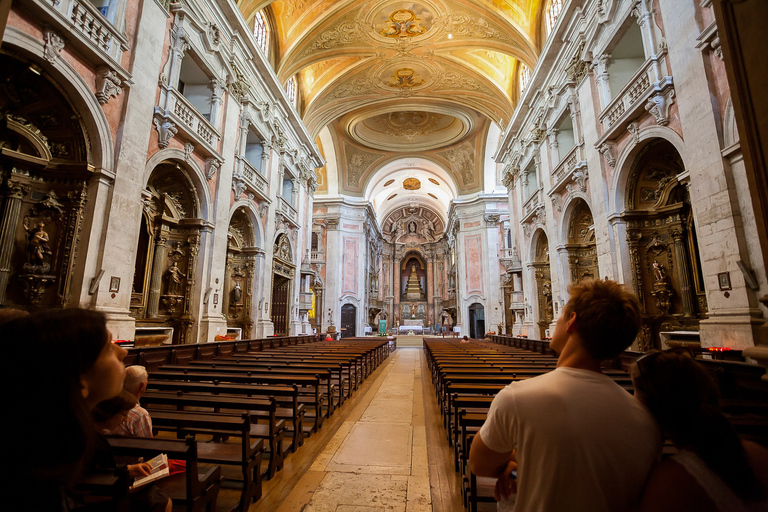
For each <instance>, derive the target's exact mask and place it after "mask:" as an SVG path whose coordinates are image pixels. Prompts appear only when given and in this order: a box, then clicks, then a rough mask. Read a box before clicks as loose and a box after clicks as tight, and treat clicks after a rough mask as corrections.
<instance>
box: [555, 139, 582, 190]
mask: <svg viewBox="0 0 768 512" xmlns="http://www.w3.org/2000/svg"><path fill="white" fill-rule="evenodd" d="M577 149H578V146H574V147H573V148H572V149H571V150H570V151H569V152H568V154H567V155H565V158H563V159H562V161H561V162H560V163H559V164H558V165H557V167H555V170H554V171H553V172H552V178H553V181H554V184H555V185H556V184H558V183H560V182H561V181H563V179H564V178H565V177H566V176H567V175H569V174H570V173H571V171H573V170H574V169H575V168H576V164H577V163H578V158H577V156H576V150H577Z"/></svg>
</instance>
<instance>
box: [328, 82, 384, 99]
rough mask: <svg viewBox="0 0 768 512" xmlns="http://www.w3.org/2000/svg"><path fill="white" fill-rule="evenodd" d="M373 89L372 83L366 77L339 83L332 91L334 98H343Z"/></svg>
mask: <svg viewBox="0 0 768 512" xmlns="http://www.w3.org/2000/svg"><path fill="white" fill-rule="evenodd" d="M373 89H374V85H373V83H372V82H371V80H370V79H368V78H355V79H352V80H350V81H348V82H346V83H343V84H341V85H340V86H339V87H338V88H337V89H336V90H335V91H334V92H333V97H334V98H345V97H347V96H353V95H356V94H363V93H366V92H370V91H372V90H373Z"/></svg>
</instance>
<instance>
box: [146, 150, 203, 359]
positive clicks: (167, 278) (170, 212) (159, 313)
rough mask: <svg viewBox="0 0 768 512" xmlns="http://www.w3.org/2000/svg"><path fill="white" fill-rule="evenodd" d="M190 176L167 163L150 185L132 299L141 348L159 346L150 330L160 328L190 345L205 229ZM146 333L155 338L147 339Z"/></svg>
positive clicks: (152, 175) (155, 171) (177, 341)
mask: <svg viewBox="0 0 768 512" xmlns="http://www.w3.org/2000/svg"><path fill="white" fill-rule="evenodd" d="M190 174H191V173H190V170H189V169H187V168H186V167H184V166H182V165H181V164H180V163H177V162H174V161H163V162H161V163H159V164H158V165H157V166H156V167H155V168H154V169H153V170H152V172H151V173H150V174H149V177H148V179H147V185H146V188H145V190H144V193H143V202H144V208H143V215H142V222H141V227H140V230H139V240H138V246H137V252H136V263H135V271H134V279H133V288H132V293H131V314H132V315H133V316H134V317H135V318H136V320H137V321H136V326H137V333H136V342H137V344H145V343H156V342H157V341H158V340H157V339H156V337H157V334H156V332H155V331H151V330H152V329H159V328H161V327H164V328H171V329H173V340H172V341H173V343H174V344H183V343H188V336H189V329H190V327H191V325H192V321H193V320H192V300H193V293H194V290H195V283H196V282H197V281H198V279H199V276H197V275H196V274H197V272H198V271H197V268H198V256H199V252H200V229H201V228H202V227H203V225H204V224H205V223H204V221H203V220H202V219H201V218H200V214H201V210H202V208H201V201H200V198H199V197H198V194H197V189H196V188H195V186H194V184H193V181H192V180H191V179H190ZM144 331H147V332H151V334H147V335H146V336H148V337H147V338H145V335H144V334H143V332H144ZM165 332H169V331H165ZM161 341H166V340H161Z"/></svg>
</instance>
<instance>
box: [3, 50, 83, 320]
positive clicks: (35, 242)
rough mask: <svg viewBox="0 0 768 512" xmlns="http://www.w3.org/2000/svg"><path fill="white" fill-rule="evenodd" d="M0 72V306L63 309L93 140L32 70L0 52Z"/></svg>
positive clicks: (69, 105)
mask: <svg viewBox="0 0 768 512" xmlns="http://www.w3.org/2000/svg"><path fill="white" fill-rule="evenodd" d="M0 68H2V69H3V77H4V78H3V80H2V82H1V83H0V116H2V117H1V118H0V166H1V167H0V181H2V183H3V187H2V189H0V205H2V209H0V214H1V217H0V218H2V229H1V230H0V304H1V305H5V306H13V307H17V308H22V309H33V308H51V307H62V306H67V305H68V304H69V302H70V296H71V293H72V285H73V279H74V274H75V268H76V265H77V258H78V256H79V257H80V258H83V257H85V254H83V253H82V252H81V251H80V248H79V244H80V239H81V235H82V234H83V232H84V230H87V229H88V228H87V227H86V226H87V222H88V219H86V218H85V212H86V209H87V206H88V187H89V183H90V181H91V178H92V176H93V174H94V173H93V170H94V168H93V166H92V165H91V163H90V159H91V156H92V155H91V152H90V148H91V144H92V142H91V141H92V139H93V138H98V137H96V134H89V133H88V132H87V130H86V127H85V124H84V123H83V118H82V116H81V115H80V113H79V112H78V109H77V108H75V106H74V102H73V101H72V100H71V99H70V97H69V95H67V94H65V93H64V92H63V91H62V89H61V88H60V86H59V84H57V83H55V82H54V81H53V80H52V78H50V76H49V75H48V73H47V72H45V71H43V70H42V69H41V68H40V67H39V66H37V65H36V64H34V63H32V62H30V61H26V60H22V59H17V58H15V57H13V56H9V55H6V54H0ZM84 225H86V226H84Z"/></svg>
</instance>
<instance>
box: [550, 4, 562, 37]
mask: <svg viewBox="0 0 768 512" xmlns="http://www.w3.org/2000/svg"><path fill="white" fill-rule="evenodd" d="M562 10H563V0H550V1H549V5H548V6H547V34H549V33H550V32H552V29H553V28H555V23H557V17H558V16H560V11H562Z"/></svg>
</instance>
